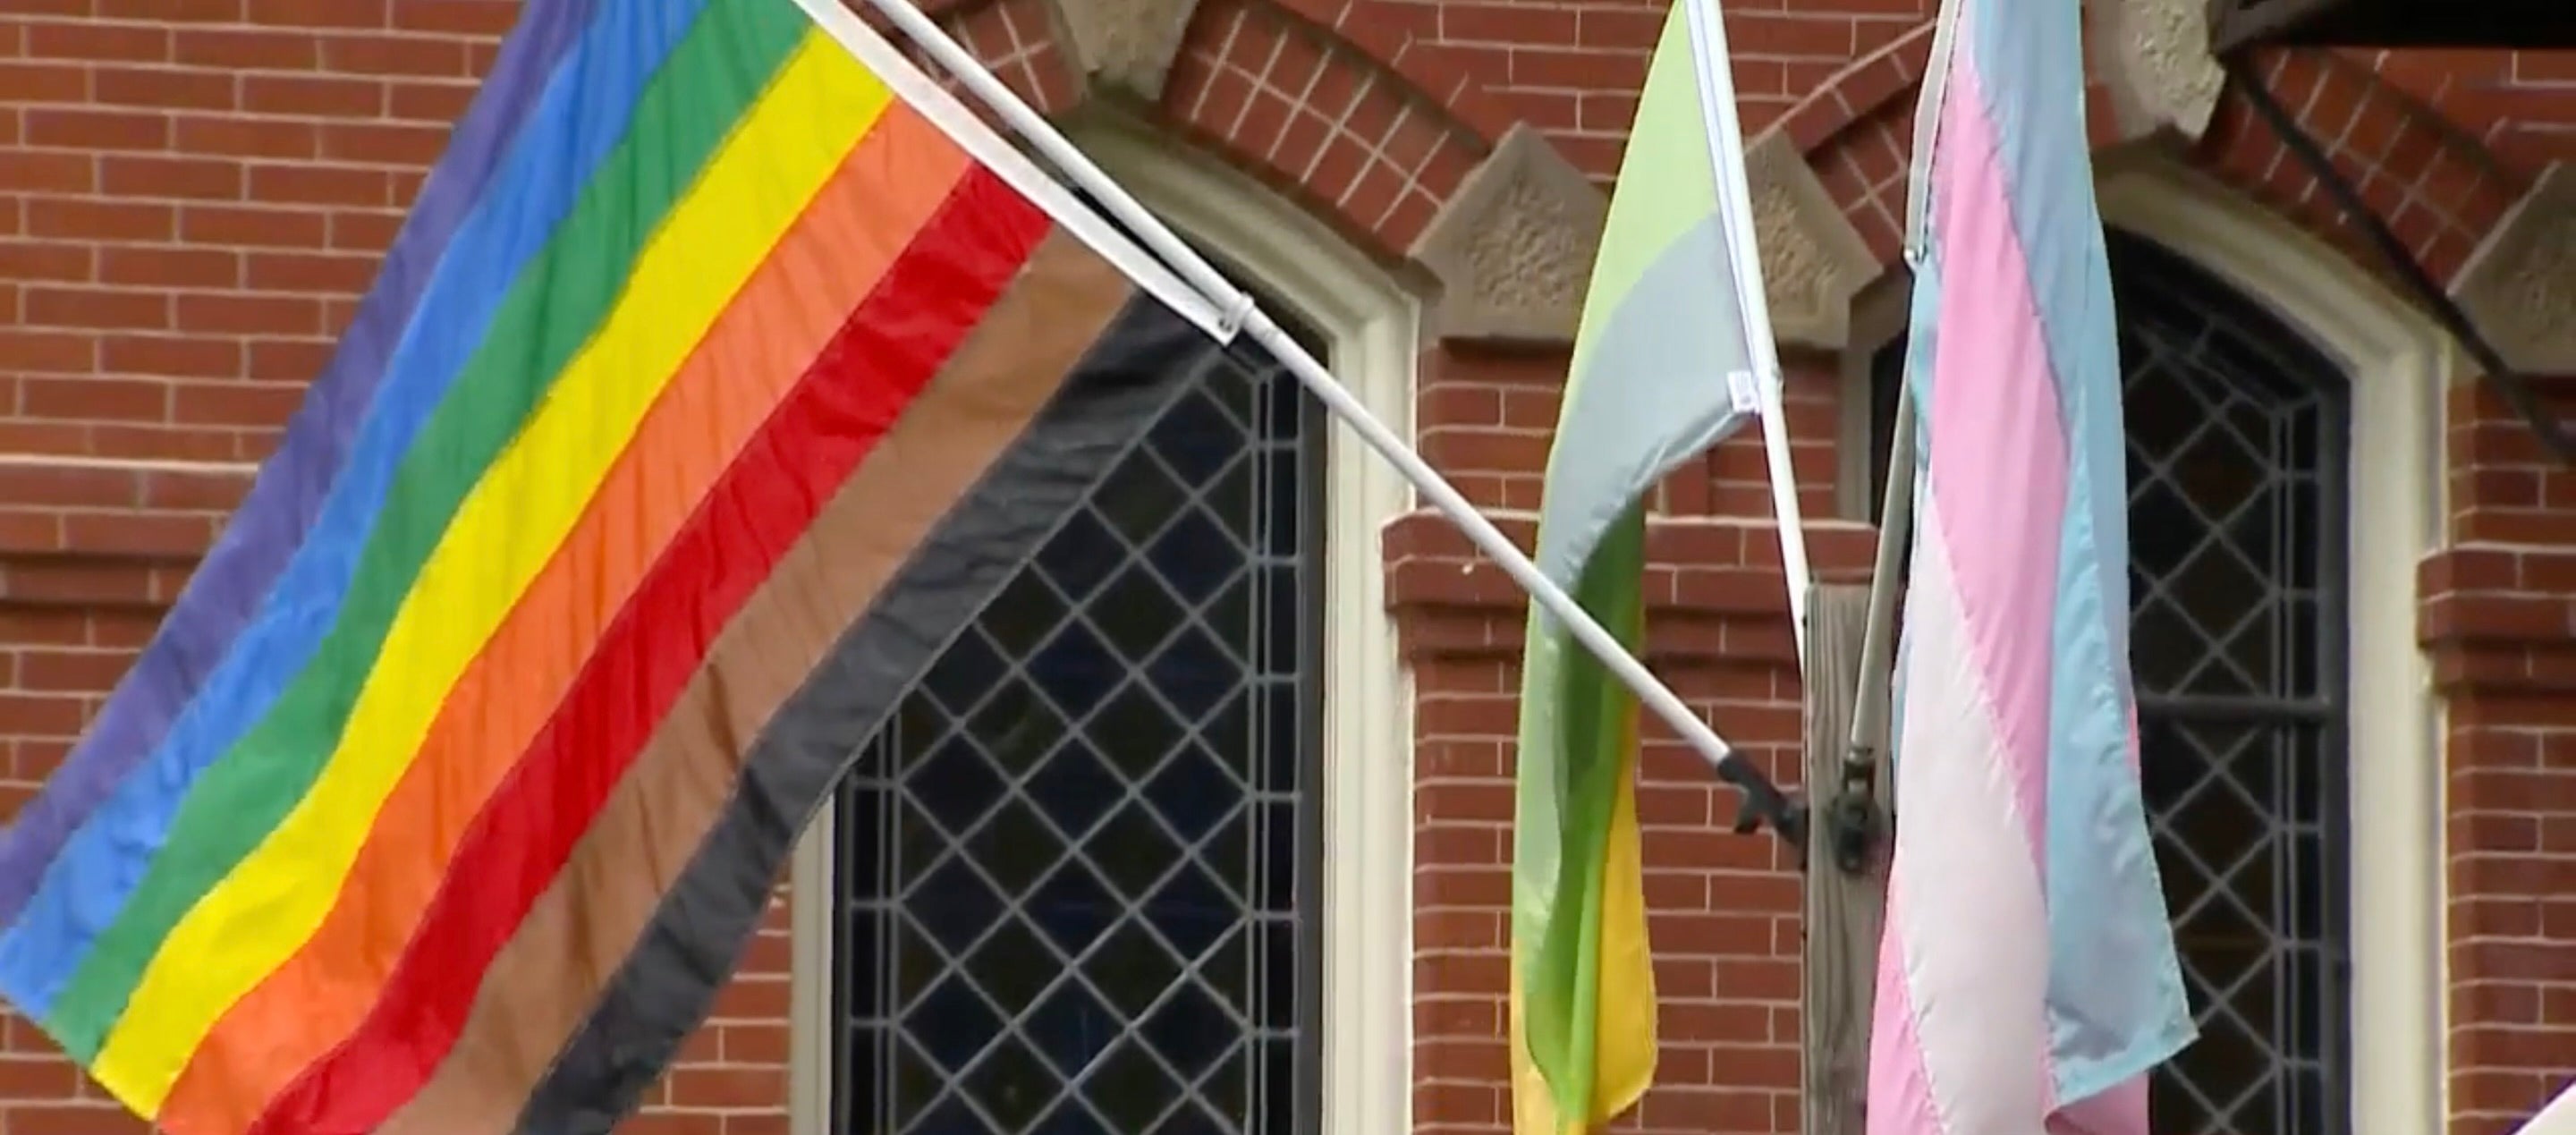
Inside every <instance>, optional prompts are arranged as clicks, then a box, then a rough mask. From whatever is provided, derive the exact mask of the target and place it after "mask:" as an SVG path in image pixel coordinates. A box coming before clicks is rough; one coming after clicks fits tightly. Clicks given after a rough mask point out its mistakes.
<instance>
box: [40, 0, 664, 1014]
mask: <svg viewBox="0 0 2576 1135" xmlns="http://www.w3.org/2000/svg"><path fill="white" fill-rule="evenodd" d="M704 6H705V0H675V2H656V3H611V4H609V5H607V8H606V11H605V12H603V13H601V14H600V15H599V17H598V18H597V20H596V21H595V22H594V23H593V24H592V25H591V26H589V27H588V28H586V29H585V30H584V31H583V34H582V39H581V43H580V45H579V46H578V47H577V48H575V49H574V51H573V53H572V54H571V55H570V56H569V57H567V58H566V60H565V62H564V65H563V67H562V68H561V70H560V71H559V72H558V74H557V75H556V77H555V79H554V80H553V81H552V82H550V83H549V84H548V85H547V87H546V91H545V94H544V96H543V98H542V100H541V101H540V103H539V105H538V107H537V111H536V114H535V115H534V116H532V118H531V120H530V123H529V126H528V128H527V130H526V132H525V135H524V137H523V138H522V139H521V142H520V144H519V145H518V147H517V148H516V149H514V151H513V152H512V153H511V155H510V158H509V160H508V163H507V164H506V165H505V166H504V170H503V174H502V176H501V177H500V179H498V180H497V181H496V182H495V183H494V185H493V188H492V190H491V192H490V193H489V194H488V196H487V198H486V201H485V202H484V203H483V204H481V205H478V206H477V209H476V212H475V215H474V216H473V218H472V219H471V220H469V221H468V222H467V223H466V227H465V229H464V230H463V231H461V232H460V233H459V234H458V236H457V240H456V243H455V246H454V249H453V251H452V252H451V253H450V255H449V257H448V258H447V260H446V261H444V262H442V263H441V264H440V266H439V270H438V274H437V276H436V277H435V278H434V279H433V281H432V283H431V285H430V291H429V295H428V297H427V298H426V299H424V300H423V302H422V305H421V310H420V312H419V314H418V315H417V316H416V317H415V318H414V319H413V320H412V322H411V324H410V325H409V326H407V327H406V328H405V329H404V332H403V337H402V341H401V343H400V345H399V346H397V347H396V348H395V350H394V361H393V365H392V367H391V369H390V374H389V377H388V379H387V381H386V383H385V389H384V391H383V392H382V393H381V394H379V395H378V405H377V406H376V408H375V410H374V412H373V413H372V414H371V416H370V417H369V418H368V419H367V421H366V424H365V426H364V427H363V430H362V432H361V433H360V435H359V437H358V440H357V443H356V445H354V446H353V447H352V448H351V451H350V456H351V459H350V467H349V470H348V472H347V473H346V474H344V476H343V477H342V479H341V481H340V483H339V484H337V485H335V486H333V488H332V491H331V496H330V499H329V501H328V502H327V503H325V505H324V506H323V510H322V517H321V521H320V523H319V524H317V525H316V526H315V528H314V531H313V534H312V535H311V536H310V537H309V538H308V539H307V540H306V541H305V543H304V545H303V546H302V547H299V548H297V549H296V550H295V555H294V559H293V560H292V562H291V563H289V565H288V566H287V570H286V573H285V575H284V576H283V577H282V578H281V579H280V580H279V581H278V584H277V586H276V587H275V589H273V590H272V591H271V592H270V594H269V595H268V597H267V599H266V600H265V602H264V603H263V605H262V609H261V613H260V617H259V619H258V621H256V622H255V623H253V624H252V625H251V627H250V628H249V629H248V630H247V631H246V632H245V633H244V634H243V635H242V637H241V640H240V641H239V642H238V643H237V644H236V645H235V647H234V649H233V651H232V652H231V653H230V654H229V655H227V656H226V657H225V659H224V660H223V662H222V663H221V664H220V665H218V666H217V667H216V670H215V674H214V676H213V677H212V678H211V679H210V680H209V681H208V682H207V684H206V688H205V689H204V691H202V692H201V693H200V694H199V695H198V696H197V698H196V699H195V700H194V701H192V702H191V703H190V704H189V706H188V708H187V710H186V711H185V712H184V713H183V714H182V715H181V716H180V719H179V722H178V724H177V725H176V726H175V727H174V728H173V729H172V730H171V734H170V737H169V739H168V740H167V741H166V742H164V743H163V745H162V746H161V747H160V748H159V749H158V750H156V751H155V752H154V753H153V755H152V760H151V763H150V765H149V766H148V767H147V768H145V769H143V770H139V771H138V773H137V775H135V776H134V777H132V778H130V779H129V780H128V781H127V782H126V783H125V784H123V785H120V786H119V787H118V789H117V792H116V795H115V797H114V798H113V799H112V800H111V802H110V803H109V805H108V807H107V808H106V809H103V810H102V811H101V812H100V813H99V815H97V816H96V817H94V818H93V819H92V820H91V821H90V823H89V824H87V825H85V826H84V827H83V828H82V829H81V830H80V832H79V833H78V834H77V835H75V836H74V837H73V839H72V842H71V845H70V846H69V848H67V849H66V851H65V853H64V854H63V856H62V857H61V858H59V859H57V860H56V861H55V862H54V864H53V865H52V866H51V867H50V868H48V869H47V871H46V874H45V880H44V882H43V883H42V884H41V885H40V886H39V888H38V890H37V892H36V896H35V898H34V900H33V901H32V902H30V903H29V905H28V908H27V913H26V916H25V917H24V918H22V919H21V920H20V921H19V923H18V924H17V925H16V926H13V927H11V928H10V930H9V931H8V933H7V934H6V935H5V936H0V992H5V993H6V994H7V995H8V997H9V998H10V999H11V1000H12V1001H15V1002H16V1003H17V1004H18V1006H19V1007H20V1008H21V1009H22V1010H24V1011H26V1012H28V1013H30V1014H32V1015H35V1016H37V1017H39V1018H40V1019H41V1018H44V1017H46V1016H49V1015H50V1013H51V1011H52V1008H53V1003H54V999H55V998H56V997H57V996H59V995H60V994H61V992H62V987H63V986H64V985H65V984H66V983H67V982H68V981H69V980H70V978H71V976H72V974H73V972H74V971H75V970H76V969H77V968H78V967H79V965H80V962H81V959H82V958H83V956H84V955H86V954H87V953H88V952H89V948H90V945H91V943H92V942H94V941H95V940H96V938H97V936H98V935H99V934H100V933H101V932H102V931H104V930H105V929H106V928H107V927H108V925H109V924H111V923H112V922H114V921H115V919H116V916H117V914H118V913H119V912H120V911H121V910H122V909H123V908H124V906H125V903H126V900H127V899H129V898H131V897H132V895H133V893H134V889H135V888H136V887H137V886H138V885H139V884H140V883H141V881H142V878H143V876H144V874H145V872H146V870H147V869H148V868H149V866H150V862H151V859H152V857H153V856H154V855H155V854H156V853H157V852H158V851H159V850H160V848H161V843H162V841H163V839H164V838H166V836H167V834H168V831H169V827H170V823H171V820H172V818H173V817H174V816H175V815H176V814H177V812H178V809H179V805H180V803H181V801H182V800H183V799H184V798H185V797H186V796H187V793H188V790H189V789H190V787H191V786H193V785H194V783H195V781H196V778H197V776H198V775H199V774H200V773H202V772H203V771H204V770H205V768H206V766H207V765H208V764H209V763H211V762H212V761H213V760H215V759H216V758H217V757H218V756H220V755H222V754H223V753H224V752H225V751H226V750H227V749H229V748H230V747H231V746H232V744H233V742H234V741H236V740H238V739H239V738H240V736H241V735H242V733H243V732H244V731H246V730H247V729H248V728H249V727H250V725H251V724H252V723H254V722H256V721H257V720H258V719H259V717H260V715H261V714H263V713H265V712H266V711H267V709H268V707H269V706H270V705H271V704H273V703H274V702H275V701H276V700H277V697H278V695H279V694H280V693H281V692H282V691H283V690H284V689H285V687H286V686H287V684H288V683H289V682H290V681H292V680H293V678H294V677H295V675H296V674H297V673H298V672H299V671H301V670H302V669H303V667H304V666H305V664H306V663H307V662H309V661H310V660H311V659H312V657H313V654H314V651H315V650H316V649H317V647H318V645H319V643H320V642H321V640H322V637H323V636H324V635H325V634H326V633H328V631H329V630H330V628H331V625H332V624H333V622H334V621H335V620H336V619H337V618H338V615H339V610H340V603H341V600H342V599H343V598H344V597H345V596H346V594H347V592H348V588H349V583H350V579H351V576H352V575H353V574H354V573H355V570H356V565H357V559H358V554H359V552H360V550H361V549H362V548H363V547H364V546H365V543H366V538H367V535H368V533H369V531H370V530H371V529H372V527H373V525H374V523H375V519H376V516H377V514H378V513H379V512H380V511H381V510H382V509H383V507H384V502H385V496H386V493H387V491H388V490H389V489H390V488H391V486H392V483H393V479H394V473H395V471H396V469H397V468H399V466H400V463H401V461H402V459H403V457H404V456H405V454H406V453H407V451H408V450H409V449H410V448H411V444H412V441H413V438H414V437H415V436H416V435H417V434H418V433H419V431H420V429H421V427H422V426H423V425H424V424H426V423H427V422H428V421H429V419H430V417H431V415H432V414H433V413H434V412H435V411H436V410H437V408H438V405H439V403H440V402H441V401H442V400H443V399H444V398H445V397H446V395H447V393H448V390H449V388H450V386H451V385H452V384H453V383H454V381H455V379H456V377H457V375H458V373H459V372H460V371H461V370H462V369H463V367H464V364H465V362H466V361H467V360H468V359H470V358H471V357H472V356H473V353H474V352H475V351H476V350H477V349H479V348H480V347H481V346H482V340H483V336H484V334H485V333H486V332H487V331H488V330H489V326H490V322H491V319H492V315H493V313H494V311H495V310H496V309H497V308H498V307H499V306H500V303H501V300H502V297H503V296H504V295H505V294H507V293H508V291H509V290H510V286H511V282H512V281H513V280H514V279H516V278H517V276H518V275H519V273H520V271H521V270H522V269H523V268H524V267H525V266H526V264H527V263H528V261H529V260H530V259H532V258H534V257H535V256H536V255H537V254H538V253H539V252H540V251H541V250H542V249H543V248H544V247H545V245H546V242H547V241H548V240H549V239H550V238H551V237H552V236H553V233H554V230H555V228H556V227H557V226H558V225H560V224H561V223H562V222H563V219H564V218H565V216H566V215H567V214H569V213H570V212H571V211H572V208H573V205H574V203H575V202H576V200H577V199H578V198H579V197H580V195H581V193H582V191H583V190H584V189H585V188H586V187H587V186H588V184H589V182H590V179H591V177H592V176H593V175H594V174H595V173H596V172H597V171H598V169H599V167H600V165H601V163H602V162H603V161H604V160H605V159H606V158H607V156H608V154H609V152H610V151H611V150H612V149H614V148H615V146H616V145H617V143H618V142H619V141H620V140H621V139H622V138H623V137H624V136H625V134H626V130H627V126H628V123H629V121H630V119H631V116H632V114H633V111H634V109H635V105H636V102H637V99H638V98H639V97H640V95H641V93H642V91H643V88H644V86H645V84H646V83H647V82H648V81H649V80H650V79H651V78H652V76H653V74H654V72H655V71H656V70H658V69H659V67H660V66H661V63H662V61H663V60H664V59H665V58H667V57H668V56H669V54H670V52H671V49H672V48H673V47H674V46H676V45H677V44H678V43H679V42H680V40H681V39H682V38H683V36H684V35H685V33H686V30H687V28H688V26H689V25H690V23H691V22H692V21H693V20H694V19H695V18H696V16H697V14H698V13H699V12H700V11H701V10H702V9H703V8H704Z"/></svg>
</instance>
